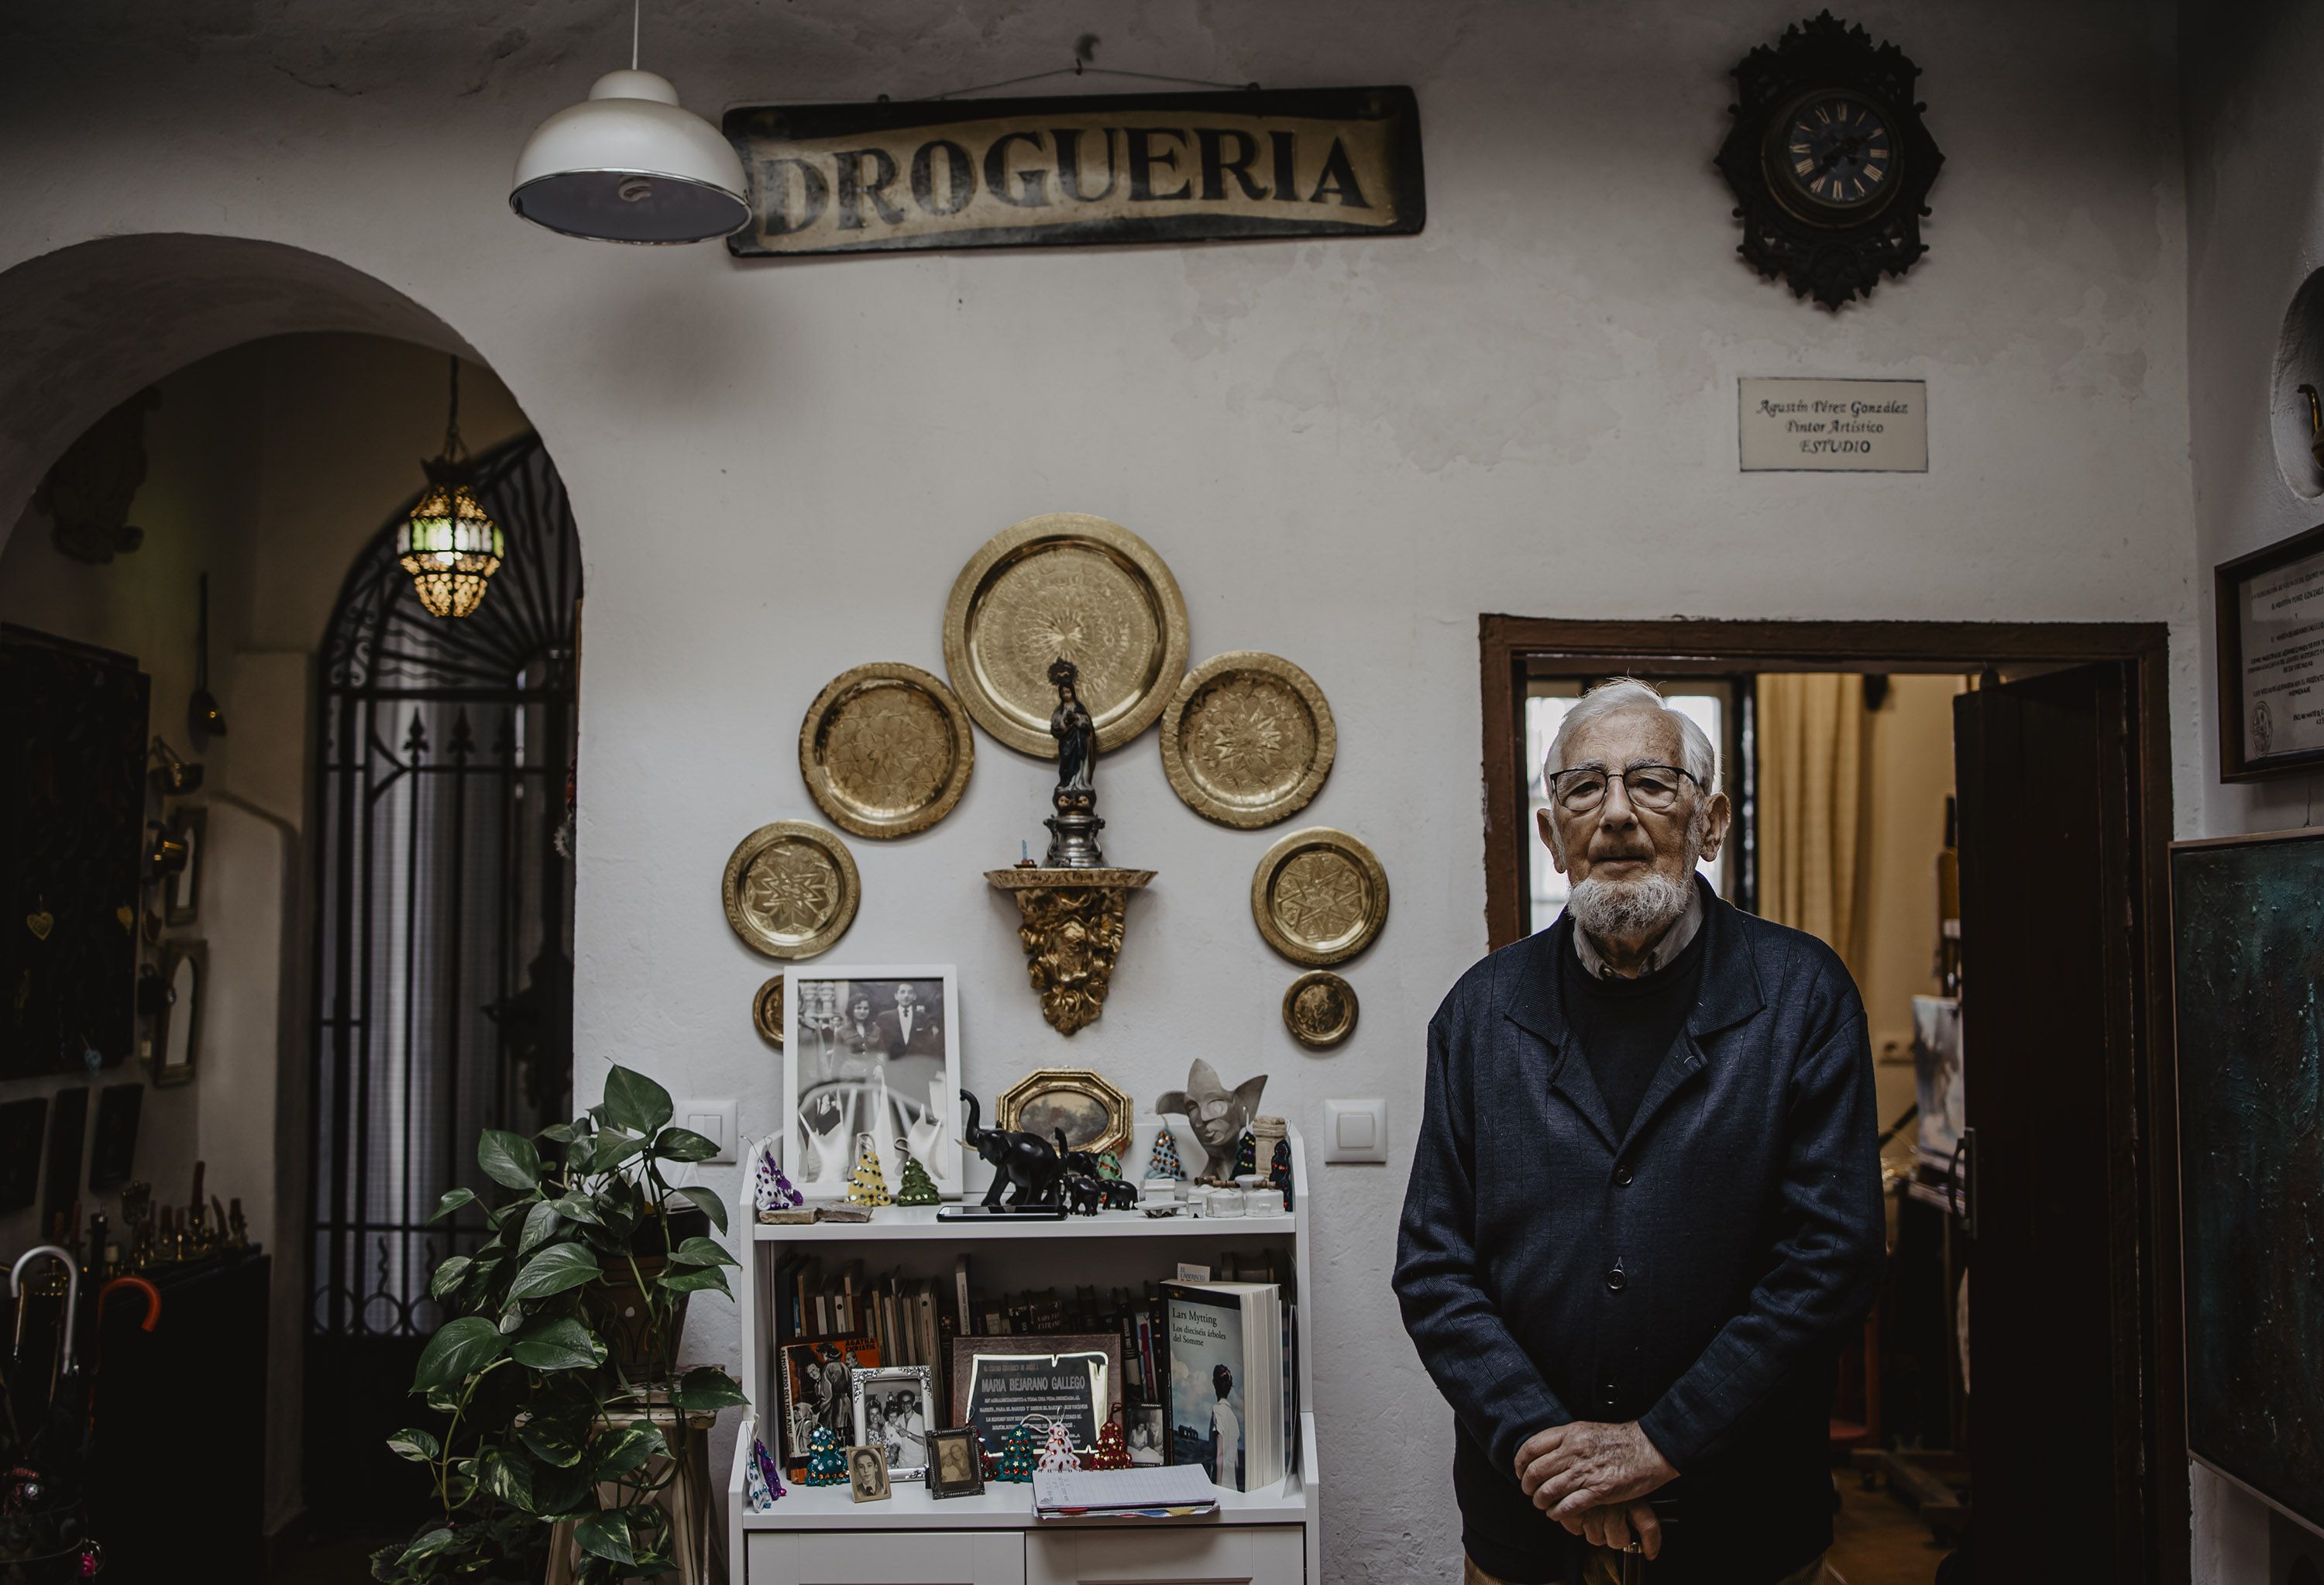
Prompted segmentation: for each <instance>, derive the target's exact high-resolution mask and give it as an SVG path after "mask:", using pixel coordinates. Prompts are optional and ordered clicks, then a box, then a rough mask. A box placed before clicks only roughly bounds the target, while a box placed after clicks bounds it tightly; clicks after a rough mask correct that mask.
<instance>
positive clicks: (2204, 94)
mask: <svg viewBox="0 0 2324 1585" xmlns="http://www.w3.org/2000/svg"><path fill="white" fill-rule="evenodd" d="M2180 38H2181V51H2182V82H2183V88H2184V93H2185V127H2186V157H2187V198H2188V235H2187V254H2188V275H2189V280H2188V343H2189V352H2190V357H2189V371H2188V374H2189V379H2188V385H2189V398H2188V405H2189V419H2190V434H2191V437H2192V443H2193V445H2192V452H2193V465H2194V481H2195V563H2196V565H2195V567H2194V568H2193V572H2194V576H2195V577H2196V579H2197V581H2198V590H2199V598H2198V600H2197V602H2196V609H2197V611H2198V613H2199V616H2200V619H2201V623H2200V639H2199V646H2198V650H2197V655H2198V659H2199V661H2200V664H2201V672H2202V680H2201V687H2200V690H2199V694H2198V697H2197V701H2196V705H2197V715H2196V719H2195V721H2194V723H2192V730H2191V731H2190V733H2187V734H2186V738H2187V746H2188V747H2190V748H2191V749H2193V750H2195V751H2198V752H2199V754H2200V755H2201V765H2202V770H2201V775H2200V777H2199V786H2200V789H2201V799H2200V802H2199V805H2198V806H2194V807H2191V808H2190V807H2187V806H2182V807H2181V813H2180V831H2181V834H2182V835H2185V836H2225V835H2232V834H2236V833H2239V832H2248V831H2274V830H2282V829H2284V828H2287V827H2292V826H2299V825H2309V824H2311V823H2313V821H2314V820H2315V818H2316V815H2317V809H2316V799H2317V795H2318V793H2319V791H2324V786H2319V781H2324V779H2319V778H2317V777H2313V776H2307V777H2290V778H2278V779H2273V780H2269V781H2261V782H2246V783H2244V784H2241V785H2239V786H2234V787H2230V786H2227V785H2226V784H2224V783H2222V782H2221V781H2219V779H2218V766H2219V749H2218V724H2217V720H2218V717H2217V713H2216V709H2215V705H2214V701H2215V700H2216V699H2217V697H2218V694H2217V688H2218V668H2217V664H2216V654H2215V651H2214V649H2213V645H2214V643H2215V641H2216V632H2215V624H2214V622H2212V620H2211V605H2210V589H2211V569H2212V568H2213V567H2216V566H2217V565H2218V563H2220V562H2222V561H2226V560H2227V559H2229V558H2233V557H2236V556H2240V555H2243V554H2244V553H2245V552H2246V551H2251V550H2257V549H2259V548H2262V547H2264V546H2266V545H2272V544H2273V543H2275V542H2276V541H2277V540H2279V539H2285V538H2287V537H2288V536H2290V535H2292V534H2294V533H2297V532H2299V531H2300V530H2303V529H2307V528H2310V527H2313V526H2314V525H2315V524H2316V523H2317V522H2318V521H2324V506H2319V502H2316V501H2314V500H2312V499H2309V498H2305V497H2303V496H2302V495H2301V494H2300V493H2297V492H2296V491H2295V489H2294V488H2293V484H2292V481H2293V480H2295V479H2297V480H2300V481H2301V482H2303V483H2305V484H2307V487H2308V488H2310V489H2311V490H2312V489H2313V488H2314V487H2315V484H2314V475H2312V474H2310V473H2307V472H2305V471H2301V470H2298V469H2295V470H2294V471H2293V472H2292V474H2291V475H2290V476H2289V477H2287V473H2286V470H2285V468H2284V467H2283V466H2282V465H2281V464H2280V462H2279V457H2278V451H2277V447H2276V444H2275V440H2274V432H2275V431H2276V430H2277V429H2286V430H2288V432H2289V433H2292V434H2294V435H2297V434H2299V433H2301V432H2302V431H2304V430H2305V429H2306V428H2307V424H2306V415H2305V414H2304V412H2301V413H2291V412H2286V413H2282V414H2279V413H2277V412H2274V411H2272V410H2271V408H2272V392H2273V383H2274V382H2273V376H2274V373H2275V368H2276V359H2277V352H2278V346H2279V343H2280V338H2281V334H2282V327H2283V322H2284V317H2285V313H2286V310H2287V309H2289V308H2290V306H2291V303H2292V295H2293V294H2294V293H2295V292H2297V291H2298V290H2300V288H2301V284H2302V283H2303V282H2304V281H2306V280H2307V279H2308V278H2309V276H2310V273H2311V272H2314V271H2315V270H2317V269H2318V268H2319V265H2324V102H2319V99H2318V97H2317V95H2316V92H2315V84H2316V79H2317V74H2318V72H2319V70H2324V14H2319V12H2318V11H2317V9H2316V8H2315V7H2313V6H2309V5H2297V4H2282V3H2281V0H2265V3H2264V4H2259V5H2244V6H2237V7H2233V8H2222V7H2217V6H2207V5H2191V4H2190V5H2182V6H2181V30H2180ZM2319 376H2324V368H2319V367H2316V366H2313V365H2312V364H2310V365H2308V366H2303V367H2302V368H2301V370H2300V373H2299V375H2298V378H2301V379H2306V380H2308V381H2310V382H2317V383H2324V379H2319ZM2287 394H2289V393H2288V392H2287ZM2293 400H2294V401H2297V400H2298V399H2297V398H2294V399H2293ZM2278 419H2288V420H2289V422H2288V423H2284V422H2278V421H2277V420H2278ZM2293 458H2294V461H2295V462H2296V463H2300V464H2305V463H2306V460H2307V459H2306V458H2304V457H2301V456H2299V454H2298V453H2297V452H2296V451H2295V452H2294V453H2293ZM2175 730H2176V729H2175V728H2174V731H2175ZM2192 1473H2193V1481H2194V1491H2193V1497H2194V1526H2195V1571H2196V1578H2197V1579H2199V1580H2205V1579H2208V1580H2218V1581H2220V1582H2221V1585H2244V1582H2245V1581H2253V1582H2256V1581H2260V1580H2275V1579H2280V1578H2282V1572H2281V1570H2282V1568H2284V1567H2287V1566H2289V1559H2290V1558H2291V1557H2292V1555H2293V1553H2292V1548H2293V1546H2294V1545H2295V1544H2298V1533H2297V1532H2296V1531H2295V1530H2294V1529H2293V1527H2292V1526H2291V1525H2287V1524H2285V1523H2283V1522H2282V1521H2281V1520H2278V1521H2276V1522H2275V1524H2274V1525H2273V1534H2272V1532H2271V1525H2270V1517H2271V1516H2270V1515H2269V1512H2268V1510H2267V1508H2266V1507H2265V1505H2264V1504H2263V1503H2261V1502H2260V1501H2259V1499H2258V1498H2256V1497H2252V1496H2250V1495H2249V1494H2248V1493H2246V1492H2245V1491H2243V1490H2242V1489H2240V1488H2237V1487H2235V1486H2233V1485H2231V1484H2229V1483H2228V1482H2227V1481H2225V1480H2222V1479H2218V1477H2216V1476H2214V1475H2212V1474H2210V1473H2209V1471H2207V1470H2202V1469H2200V1468H2197V1469H2195V1470H2193V1472H2192ZM2307 1544H2308V1545H2309V1546H2310V1547H2311V1548H2312V1547H2314V1546H2315V1545H2316V1544H2317V1543H2316V1542H2315V1541H2314V1539H2313V1538H2312V1537H2311V1538H2310V1539H2309V1540H2308V1542H2307ZM2272 1556H2273V1559H2274V1560H2275V1561H2274V1562H2273V1565H2272V1564H2271V1561H2270V1560H2271V1557H2272Z"/></svg>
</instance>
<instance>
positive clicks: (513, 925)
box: [305, 436, 581, 1521]
mask: <svg viewBox="0 0 2324 1585" xmlns="http://www.w3.org/2000/svg"><path fill="white" fill-rule="evenodd" d="M475 488H476V495H477V499H478V500H479V501H480V502H482V503H483V505H484V509H485V511H488V512H490V513H491V514H492V516H493V519H494V520H495V521H498V522H499V523H500V525H501V527H502V529H503V530H504V532H505V533H506V536H507V553H506V559H505V561H504V564H503V569H502V571H501V572H500V573H499V574H497V575H495V576H494V577H493V580H492V584H491V587H490V590H489V592H488V593H487V594H486V595H485V598H484V603H483V604H482V605H480V606H479V607H478V608H477V609H476V611H475V613H473V614H471V615H469V616H467V617H465V618H459V619H447V618H441V617H436V616H430V615H429V614H428V613H427V612H426V611H425V610H423V609H422V608H421V606H420V601H419V598H418V596H417V595H416V594H415V593H414V591H413V588H412V583H411V577H410V574H408V573H407V572H405V571H404V570H403V568H402V567H401V565H400V564H399V562H398V560H397V558H396V551H395V532H396V527H397V524H398V522H399V521H401V518H402V517H403V516H404V515H406V514H408V513H409V511H410V507H411V505H412V504H413V502H405V503H404V505H403V506H402V507H401V508H400V509H399V510H398V511H397V512H395V513H394V514H392V515H391V516H390V518H389V520H388V521H387V522H386V523H385V524H384V525H383V526H382V528H381V529H380V530H379V532H378V533H377V534H376V535H375V536H374V538H373V539H372V542H371V544H370V546H369V547H368V548H366V549H365V550H364V553H363V555H362V556H361V557H359V558H357V560H356V562H355V567H354V568H353V570H351V571H350V572H349V573H348V575H347V581H346V587H345V589H344V590H343V591H342V592H341V594H340V596H339V602H338V606H337V610H336V612H335V613H333V615H332V618H331V624H330V628H329V631H328V632H327V635H326V637H325V640H324V648H323V652H322V657H321V659H322V677H321V683H320V688H319V692H318V709H317V712H316V738H315V759H314V768H315V782H316V793H317V797H316V825H315V830H316V841H315V843H314V844H313V873H314V878H315V879H314V885H315V899H316V953H315V968H314V976H315V978H314V984H315V994H314V998H313V1002H314V1021H313V1026H312V1052H313V1074H314V1107H313V1113H312V1121H311V1125H310V1127H311V1135H310V1139H311V1146H310V1148H311V1151H312V1161H313V1164H314V1166H313V1175H312V1178H311V1180H310V1182H311V1185H312V1186H311V1193H310V1196H309V1224H308V1226H309V1262H310V1267H309V1270H310V1276H309V1288H310V1290H311V1302H310V1304H309V1313H308V1318H307V1319H308V1351H307V1378H308V1384H309V1386H308V1393H307V1408H308V1421H307V1433H306V1438H305V1443H306V1460H307V1468H308V1481H307V1488H308V1492H309V1511H310V1512H313V1513H316V1514H317V1516H318V1518H324V1519H342V1520H349V1521H357V1520H360V1519H362V1518H363V1517H364V1516H366V1513H367V1512H379V1511H381V1510H382V1508H383V1506H384V1507H386V1508H387V1510H388V1511H390V1512H392V1511H393V1509H392V1497H393V1496H394V1494H397V1493H400V1492H403V1491H405V1490H406V1489H407V1488H409V1490H410V1494H411V1495H412V1496H413V1497H415V1499H416V1498H418V1497H420V1496H421V1495H422V1494H423V1492H424V1481H423V1480H421V1479H420V1474H421V1472H420V1471H419V1470H415V1469H414V1468H413V1466H411V1465H410V1464H407V1463H404V1462H402V1461H399V1460H396V1459H395V1458H394V1457H393V1456H392V1455H391V1454H390V1453H389V1452H388V1451H387V1449H386V1444H385V1440H384V1439H385V1437H386V1435H387V1434H388V1433H391V1432H392V1431H393V1430H394V1429H395V1428H396V1427H397V1426H399V1425H401V1424H403V1422H404V1420H405V1419H407V1418H409V1401H410V1391H409V1389H410V1382H411V1376H412V1369H413V1367H414V1366H415V1365H416V1364H417V1363H418V1360H419V1357H420V1349H421V1347H422V1346H423V1345H424V1344H425V1343H426V1341H427V1340H428V1338H429V1335H430V1334H431V1333H432V1332H434V1331H435V1329H436V1328H437V1327H438V1325H440V1324H441V1323H442V1322H443V1321H444V1319H445V1317H444V1315H443V1314H442V1313H441V1311H440V1306H438V1304H437V1303H436V1302H435V1300H434V1299H432V1298H431V1297H429V1292H428V1286H429V1274H430V1273H431V1272H433V1271H434V1269H435V1267H436V1263H437V1261H438V1259H439V1258H442V1257H444V1256H446V1255H448V1254H455V1253H466V1252H468V1251H471V1250H473V1249H475V1247H476V1246H477V1245H478V1244H480V1243H482V1242H484V1239H487V1238H489V1237H490V1236H491V1228H490V1226H489V1224H488V1223H487V1222H486V1221H485V1220H484V1206H485V1204H487V1203H489V1199H488V1198H487V1199H484V1200H480V1201H479V1202H478V1203H475V1204H473V1205H471V1206H469V1207H467V1208H466V1209H464V1210H463V1211H461V1212H457V1213H456V1214H455V1215H454V1216H452V1217H449V1218H447V1219H446V1220H444V1221H432V1220H431V1218H432V1216H433V1213H434V1212H435V1210H436V1203H437V1201H438V1197H439V1196H440V1195H441V1194H442V1193H444V1192H445V1191H446V1190H447V1189H449V1188H452V1187H454V1186H455V1185H465V1186H466V1187H469V1188H472V1189H475V1191H477V1193H479V1194H480V1195H484V1196H487V1197H488V1196H489V1195H490V1194H491V1193H492V1192H493V1191H492V1185H491V1184H490V1182H489V1181H488V1180H487V1179H485V1178H484V1175H482V1173H481V1172H480V1170H479V1169H478V1167H477V1166H476V1159H475V1141H476V1138H477V1136H478V1133H479V1131H480V1130H482V1129H507V1130H509V1131H511V1132H513V1133H517V1134H522V1135H528V1136H529V1135H530V1134H532V1133H533V1132H534V1131H536V1130H537V1129H541V1128H544V1127H546V1126H547V1125H549V1123H551V1122H555V1121H558V1120H562V1119H564V1118H566V1117H567V1116H569V1115H570V1112H569V1110H568V1109H567V1101H568V1100H569V1097H570V1093H571V1090H572V1077H573V941H572V929H573V870H572V864H571V862H570V853H569V843H567V842H566V840H565V836H564V832H565V825H564V822H565V816H566V808H567V806H566V786H567V782H566V776H567V768H568V765H569V763H570V761H571V757H572V746H573V741H574V724H575V723H574V703H575V694H574V683H575V664H574V662H575V649H576V635H577V628H578V622H579V615H580V601H581V547H580V540H579V538H578V536H577V535H576V532H575V530H574V525H573V512H572V509H571V507H570V506H569V505H568V504H567V501H566V496H565V488H564V485H563V484H561V483H560V482H559V481H558V476H557V470H556V468H555V467H554V466H553V465H551V464H550V462H549V456H548V454H547V453H546V452H544V451H543V450H542V449H541V447H540V442H539V439H538V438H536V437H532V436H526V437H523V438H519V439H517V440H513V441H511V442H510V443H508V444H507V445H505V446H503V447H500V448H498V449H497V450H495V451H494V452H493V453H491V454H489V455H488V456H485V457H484V459H482V462H481V465H480V466H479V468H478V471H477V477H476V484H475ZM415 500H416V497H415ZM358 1427H362V1428H368V1429H370V1430H373V1431H374V1432H376V1433H377V1434H374V1435H371V1436H364V1435H361V1434H351V1433H352V1432H353V1431H355V1428H358ZM326 1498H327V1500H328V1506H329V1507H335V1508H338V1509H340V1510H341V1511H340V1512H338V1513H336V1514H332V1513H326V1512H325V1511H324V1510H325V1507H326ZM350 1510H351V1511H350Z"/></svg>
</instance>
